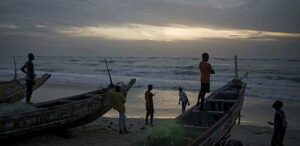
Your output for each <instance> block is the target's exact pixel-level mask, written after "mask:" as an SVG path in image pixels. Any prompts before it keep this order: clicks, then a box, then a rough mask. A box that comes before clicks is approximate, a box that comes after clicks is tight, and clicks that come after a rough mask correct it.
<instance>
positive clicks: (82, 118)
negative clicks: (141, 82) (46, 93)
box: [0, 79, 135, 141]
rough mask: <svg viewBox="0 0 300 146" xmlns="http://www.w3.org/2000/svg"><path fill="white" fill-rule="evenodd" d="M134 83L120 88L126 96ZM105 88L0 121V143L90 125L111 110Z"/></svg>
mask: <svg viewBox="0 0 300 146" xmlns="http://www.w3.org/2000/svg"><path fill="white" fill-rule="evenodd" d="M134 83H135V79H132V80H131V81H130V82H129V83H128V84H127V85H124V84H123V85H121V87H122V88H121V89H122V91H123V93H124V94H126V93H127V92H128V91H129V89H130V88H131V87H132V86H133V84H134ZM108 90H109V88H103V89H99V90H95V91H92V92H88V93H84V94H80V95H76V96H71V97H66V98H61V99H57V100H53V101H47V102H42V103H37V104H33V106H34V107H35V109H34V110H32V111H28V112H22V113H15V114H11V115H8V116H2V117H0V141H1V139H2V140H4V139H10V138H15V137H16V136H20V135H25V134H26V135H31V134H34V133H38V132H43V131H56V132H57V131H62V130H65V129H69V128H73V127H76V126H80V125H83V124H87V123H90V122H92V121H94V120H96V119H97V118H99V117H100V116H102V115H103V114H105V113H106V112H108V111H109V110H110V109H111V108H112V103H111V99H110V98H109V97H108V92H107V91H108Z"/></svg>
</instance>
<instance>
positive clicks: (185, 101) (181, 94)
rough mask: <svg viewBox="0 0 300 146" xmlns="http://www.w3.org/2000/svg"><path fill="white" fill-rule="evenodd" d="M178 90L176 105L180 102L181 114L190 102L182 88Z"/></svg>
mask: <svg viewBox="0 0 300 146" xmlns="http://www.w3.org/2000/svg"><path fill="white" fill-rule="evenodd" d="M178 90H179V93H178V95H179V101H178V104H179V105H180V102H181V111H182V113H184V112H185V107H186V105H187V104H188V105H190V102H189V99H188V97H187V95H186V93H185V92H184V91H183V90H182V88H181V87H179V88H178Z"/></svg>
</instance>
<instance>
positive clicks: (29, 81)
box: [26, 80, 34, 102]
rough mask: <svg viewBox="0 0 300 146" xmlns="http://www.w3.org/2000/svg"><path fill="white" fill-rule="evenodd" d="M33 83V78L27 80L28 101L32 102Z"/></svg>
mask: <svg viewBox="0 0 300 146" xmlns="http://www.w3.org/2000/svg"><path fill="white" fill-rule="evenodd" d="M33 85H34V81H33V80H26V102H30V98H31V95H32V88H33Z"/></svg>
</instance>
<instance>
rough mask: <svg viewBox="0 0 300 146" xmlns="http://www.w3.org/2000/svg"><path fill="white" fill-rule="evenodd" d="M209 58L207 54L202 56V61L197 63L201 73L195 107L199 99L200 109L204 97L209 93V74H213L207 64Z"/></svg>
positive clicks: (202, 105)
mask: <svg viewBox="0 0 300 146" xmlns="http://www.w3.org/2000/svg"><path fill="white" fill-rule="evenodd" d="M208 59H209V56H208V54H207V53H203V54H202V61H201V62H200V63H199V70H200V73H201V89H200V92H199V94H198V100H197V105H198V104H199V99H201V107H200V109H201V110H203V108H204V97H205V94H206V93H207V92H210V74H214V73H215V71H214V70H213V68H212V67H211V65H210V64H209V63H208Z"/></svg>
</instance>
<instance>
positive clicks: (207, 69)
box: [199, 61, 213, 83]
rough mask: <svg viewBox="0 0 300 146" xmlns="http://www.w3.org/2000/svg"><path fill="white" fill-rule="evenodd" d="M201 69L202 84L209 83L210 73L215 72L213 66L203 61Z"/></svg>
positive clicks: (200, 65)
mask: <svg viewBox="0 0 300 146" xmlns="http://www.w3.org/2000/svg"><path fill="white" fill-rule="evenodd" d="M199 69H200V73H201V83H209V82H210V73H211V71H212V70H213V69H212V67H211V65H210V64H209V63H207V62H205V61H201V62H200V64H199Z"/></svg>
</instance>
